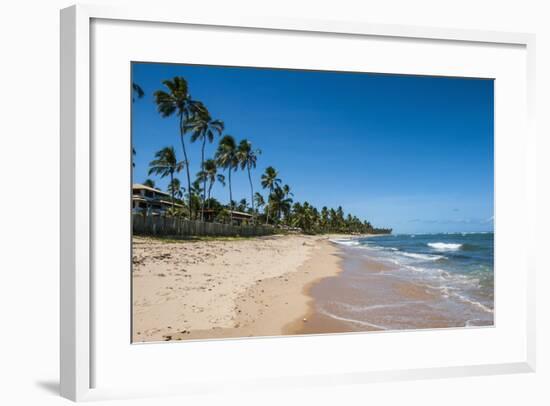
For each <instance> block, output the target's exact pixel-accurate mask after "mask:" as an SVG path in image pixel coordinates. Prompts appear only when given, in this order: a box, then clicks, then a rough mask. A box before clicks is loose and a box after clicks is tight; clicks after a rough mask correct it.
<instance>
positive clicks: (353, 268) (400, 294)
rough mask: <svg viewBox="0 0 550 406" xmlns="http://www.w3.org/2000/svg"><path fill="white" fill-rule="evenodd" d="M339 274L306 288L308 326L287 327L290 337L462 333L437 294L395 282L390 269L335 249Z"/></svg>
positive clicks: (458, 319) (396, 278)
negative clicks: (439, 330) (455, 330)
mask: <svg viewBox="0 0 550 406" xmlns="http://www.w3.org/2000/svg"><path fill="white" fill-rule="evenodd" d="M339 249H340V252H341V253H340V257H341V260H340V267H341V268H342V269H343V271H342V272H341V273H340V274H338V275H337V276H334V277H328V278H325V279H323V280H320V281H318V282H317V283H315V284H313V285H311V286H310V287H309V289H308V290H307V294H308V295H309V296H310V297H311V298H312V300H311V301H310V305H309V309H308V313H307V315H306V316H305V318H306V319H307V323H303V322H302V320H301V319H295V320H294V321H293V322H292V323H289V324H288V325H287V330H288V331H293V332H294V334H320V333H344V332H359V331H380V330H403V329H422V328H448V327H463V326H464V318H463V317H460V316H459V317H455V316H454V313H453V312H452V311H449V302H448V300H446V298H445V297H444V296H443V295H442V294H441V292H440V291H439V290H437V289H433V288H432V287H430V286H427V285H422V284H416V283H413V282H411V281H408V280H405V279H402V278H400V277H399V276H398V275H399V273H398V272H396V271H398V268H397V267H396V266H394V265H392V264H389V263H385V262H380V261H376V260H373V259H372V258H369V257H368V255H367V254H365V253H364V252H361V254H358V253H357V252H356V251H355V252H354V251H353V250H350V249H346V248H339Z"/></svg>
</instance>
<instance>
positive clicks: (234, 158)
mask: <svg viewBox="0 0 550 406" xmlns="http://www.w3.org/2000/svg"><path fill="white" fill-rule="evenodd" d="M216 161H217V163H218V165H219V166H221V167H222V168H224V169H226V170H227V171H228V175H229V176H228V178H229V205H230V208H231V211H230V216H229V217H230V221H231V224H233V191H232V189H231V172H232V171H233V169H235V168H237V167H238V165H239V157H238V155H237V143H236V142H235V138H233V137H232V136H231V135H225V136H223V137H222V139H221V140H220V143H219V145H218V150H217V151H216Z"/></svg>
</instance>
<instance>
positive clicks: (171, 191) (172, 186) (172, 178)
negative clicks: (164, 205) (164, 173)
mask: <svg viewBox="0 0 550 406" xmlns="http://www.w3.org/2000/svg"><path fill="white" fill-rule="evenodd" d="M170 193H171V195H172V210H174V172H172V171H170Z"/></svg>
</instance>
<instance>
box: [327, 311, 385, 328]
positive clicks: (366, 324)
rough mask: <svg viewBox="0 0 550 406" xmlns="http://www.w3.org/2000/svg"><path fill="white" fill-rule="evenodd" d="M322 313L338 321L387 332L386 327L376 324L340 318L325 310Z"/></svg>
mask: <svg viewBox="0 0 550 406" xmlns="http://www.w3.org/2000/svg"><path fill="white" fill-rule="evenodd" d="M321 313H323V314H324V315H325V316H328V317H332V318H333V319H336V320H340V321H347V322H348V323H355V324H359V325H360V326H367V327H374V328H378V329H380V330H387V328H386V327H383V326H379V325H378V324H374V323H369V322H368V321H363V320H356V319H349V318H347V317H340V316H337V315H335V314H333V313H330V312H327V311H324V310H321Z"/></svg>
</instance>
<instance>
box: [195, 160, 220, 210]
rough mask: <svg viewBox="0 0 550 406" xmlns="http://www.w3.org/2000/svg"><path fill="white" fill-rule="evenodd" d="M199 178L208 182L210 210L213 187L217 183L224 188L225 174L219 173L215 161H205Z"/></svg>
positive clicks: (198, 175)
mask: <svg viewBox="0 0 550 406" xmlns="http://www.w3.org/2000/svg"><path fill="white" fill-rule="evenodd" d="M197 177H198V178H199V179H200V180H201V181H203V182H205V181H206V182H208V188H207V189H208V192H207V193H208V194H207V199H206V200H207V201H208V208H210V196H211V195H212V187H213V186H214V183H216V181H218V182H220V183H221V184H222V186H225V176H223V174H221V173H218V165H217V164H216V161H215V160H213V159H207V160H206V161H204V170H202V171H200V172H199V173H198V174H197Z"/></svg>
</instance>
